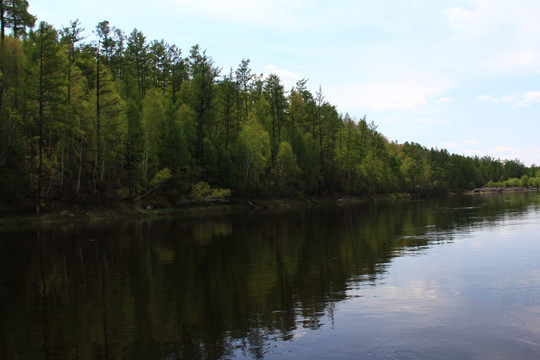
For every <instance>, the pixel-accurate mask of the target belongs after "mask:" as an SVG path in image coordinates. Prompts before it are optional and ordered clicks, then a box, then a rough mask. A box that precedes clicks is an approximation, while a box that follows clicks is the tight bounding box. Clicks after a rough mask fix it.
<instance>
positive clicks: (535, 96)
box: [517, 91, 540, 107]
mask: <svg viewBox="0 0 540 360" xmlns="http://www.w3.org/2000/svg"><path fill="white" fill-rule="evenodd" d="M520 95H521V98H522V99H523V100H522V101H521V102H520V103H519V104H518V105H517V106H518V107H526V106H531V105H532V104H533V103H540V91H529V92H526V93H524V94H520Z"/></svg>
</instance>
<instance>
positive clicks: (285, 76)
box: [264, 65, 302, 90]
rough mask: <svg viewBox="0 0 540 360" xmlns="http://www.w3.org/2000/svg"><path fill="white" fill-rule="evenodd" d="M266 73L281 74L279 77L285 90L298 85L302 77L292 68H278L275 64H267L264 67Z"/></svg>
mask: <svg viewBox="0 0 540 360" xmlns="http://www.w3.org/2000/svg"><path fill="white" fill-rule="evenodd" d="M264 73H265V74H266V75H268V74H275V75H277V76H279V79H280V80H281V82H282V83H283V86H284V87H285V90H289V89H290V88H291V87H293V86H295V85H296V82H297V81H298V80H301V79H302V77H301V76H300V75H298V74H297V73H295V72H293V71H290V70H284V69H278V68H277V67H276V66H274V65H266V66H265V67H264Z"/></svg>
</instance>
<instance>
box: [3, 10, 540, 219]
mask: <svg viewBox="0 0 540 360" xmlns="http://www.w3.org/2000/svg"><path fill="white" fill-rule="evenodd" d="M0 11H1V19H0V20H1V49H0V71H1V73H0V91H1V96H0V196H1V199H2V201H1V202H2V203H4V204H11V206H12V207H13V206H14V204H17V205H16V206H15V207H19V208H25V207H30V206H35V207H36V210H37V211H38V212H39V211H40V208H41V207H42V206H43V205H45V206H47V204H50V203H53V202H56V201H63V202H66V201H68V202H73V203H85V204H107V203H111V202H115V201H121V200H122V201H124V200H131V201H157V200H156V199H162V201H163V203H169V204H172V203H174V202H175V201H178V200H180V199H186V198H189V197H197V196H199V197H205V196H217V197H222V196H227V195H229V194H231V193H232V194H233V195H236V196H256V197H299V196H307V195H309V196H312V195H313V196H315V195H334V194H350V195H370V196H373V195H375V194H385V193H401V192H407V193H412V194H416V195H433V194H439V193H447V192H461V191H465V190H469V189H472V188H475V187H480V186H483V185H486V184H488V183H489V182H490V181H491V184H492V185H493V184H495V183H498V184H503V185H505V183H504V182H506V184H515V183H516V181H518V182H519V184H521V185H525V186H527V185H531V186H538V185H539V184H540V172H538V170H539V168H537V167H536V166H534V165H533V166H531V167H527V166H525V165H524V164H523V163H521V162H520V161H519V160H517V159H516V160H500V159H494V158H492V157H489V156H485V157H467V156H462V155H456V154H451V153H449V152H448V151H447V150H444V149H433V148H432V149H427V148H426V147H424V146H422V145H420V144H416V143H409V142H406V143H404V144H398V143H396V142H391V141H388V139H386V138H385V137H384V135H383V134H381V133H380V132H378V131H377V126H376V125H375V123H374V122H373V121H368V120H367V118H366V117H365V116H364V117H362V118H360V119H353V118H351V117H350V116H349V115H348V114H342V113H340V112H339V111H338V109H337V108H336V106H334V105H332V104H330V103H329V102H328V101H326V100H325V97H324V94H323V92H322V90H321V88H320V87H319V89H318V90H317V91H316V92H315V93H313V92H311V91H310V90H309V89H308V87H307V82H308V81H307V80H306V79H302V80H300V81H298V82H297V83H296V85H295V86H294V87H293V88H291V89H285V86H284V85H283V83H282V82H281V80H280V78H279V77H278V76H277V75H275V74H270V75H267V76H264V75H262V74H256V73H254V72H253V71H252V70H251V69H250V61H249V59H243V60H241V61H240V63H239V65H238V67H237V68H236V69H232V68H231V69H228V70H224V69H222V68H220V67H219V66H218V65H216V64H215V63H214V61H213V59H212V57H211V56H210V55H208V54H207V52H206V51H205V50H203V49H202V48H201V47H200V46H199V45H195V46H192V47H191V48H190V49H189V51H188V52H187V53H184V52H183V51H182V49H180V48H179V47H177V46H176V45H171V44H168V43H167V42H165V41H164V40H152V41H149V40H148V39H147V38H146V36H144V34H143V33H142V32H141V31H140V30H138V29H134V30H133V31H131V32H130V33H129V34H127V33H125V32H124V31H122V30H121V29H118V28H116V27H114V26H112V25H111V24H109V22H108V21H103V22H100V23H99V24H98V25H97V26H96V27H95V30H94V31H93V34H95V38H94V39H93V40H88V39H86V38H85V37H84V36H83V34H84V33H85V29H84V28H83V27H82V25H81V24H80V22H79V21H77V20H75V21H73V22H71V24H70V25H69V26H67V27H63V28H61V29H55V28H54V27H53V26H52V25H50V24H48V23H46V22H43V21H42V22H39V23H38V24H36V17H35V16H33V15H31V14H29V13H28V2H27V1H25V0H0ZM8 32H9V34H8ZM509 179H512V180H511V181H509Z"/></svg>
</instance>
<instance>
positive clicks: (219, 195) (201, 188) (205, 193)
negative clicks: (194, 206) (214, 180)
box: [190, 181, 231, 200]
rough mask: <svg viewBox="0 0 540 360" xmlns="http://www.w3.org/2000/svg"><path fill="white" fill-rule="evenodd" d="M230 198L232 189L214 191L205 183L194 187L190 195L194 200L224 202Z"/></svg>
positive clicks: (202, 182)
mask: <svg viewBox="0 0 540 360" xmlns="http://www.w3.org/2000/svg"><path fill="white" fill-rule="evenodd" d="M230 196H231V190H230V189H212V188H211V187H210V185H208V183H206V182H204V181H201V182H199V183H197V184H195V185H193V187H192V189H191V194H190V197H191V198H192V199H194V200H224V199H227V198H229V197H230Z"/></svg>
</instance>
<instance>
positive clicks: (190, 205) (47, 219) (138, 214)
mask: <svg viewBox="0 0 540 360" xmlns="http://www.w3.org/2000/svg"><path fill="white" fill-rule="evenodd" d="M538 191H539V190H538V189H537V188H526V187H509V188H500V187H496V188H478V189H473V190H471V191H469V192H465V193H463V195H484V194H485V195H488V194H501V193H527V192H538ZM447 195H448V196H453V195H456V194H452V193H451V194H447ZM435 197H437V196H428V198H435ZM424 198H426V197H415V196H413V195H412V194H408V193H399V194H384V195H376V196H344V195H341V196H339V195H329V196H311V197H303V198H294V199H290V198H267V199H257V198H232V199H230V200H213V199H203V200H184V201H179V202H177V203H176V204H175V205H172V204H170V206H163V207H153V206H146V207H145V206H142V205H140V204H136V203H129V202H115V203H112V204H110V205H88V204H66V203H63V202H59V203H53V204H51V205H49V206H48V207H47V208H44V210H45V211H44V212H43V213H42V214H41V215H39V216H38V215H36V214H34V213H32V211H31V210H30V209H29V208H27V209H25V210H21V209H18V210H17V209H12V211H11V212H9V211H7V212H5V213H3V214H0V229H1V228H6V227H17V226H37V225H46V224H54V223H58V224H62V223H73V222H82V221H117V220H121V219H145V218H158V217H164V216H174V217H176V216H179V217H189V216H205V215H212V214H227V213H230V212H233V211H264V210H270V209H285V208H294V207H298V208H300V207H306V206H307V207H311V206H329V205H351V204H359V203H368V202H377V201H402V200H405V201H410V200H414V199H424Z"/></svg>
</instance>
